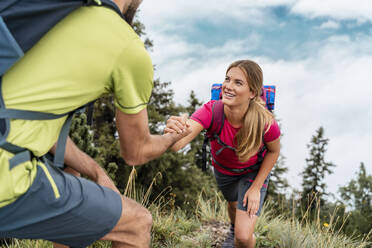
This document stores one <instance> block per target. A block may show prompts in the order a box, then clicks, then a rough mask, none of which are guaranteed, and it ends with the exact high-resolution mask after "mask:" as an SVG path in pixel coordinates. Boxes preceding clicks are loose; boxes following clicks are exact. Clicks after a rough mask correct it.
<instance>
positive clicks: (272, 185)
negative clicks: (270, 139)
mask: <svg viewBox="0 0 372 248" xmlns="http://www.w3.org/2000/svg"><path fill="white" fill-rule="evenodd" d="M278 122H279V121H278ZM279 126H281V125H280V123H279ZM282 136H283V133H282V134H281V135H280V138H281V137H282ZM287 171H288V168H287V167H286V166H285V157H284V156H283V155H282V154H280V155H279V158H278V161H277V162H276V164H275V166H274V168H273V169H272V170H271V176H270V181H269V187H268V188H267V197H269V198H271V199H272V200H273V203H275V204H285V201H286V197H285V194H284V193H283V192H284V190H285V189H287V188H288V187H289V185H288V180H287V179H286V178H285V177H284V174H285V173H287ZM278 207H279V205H278ZM278 209H279V208H278Z"/></svg>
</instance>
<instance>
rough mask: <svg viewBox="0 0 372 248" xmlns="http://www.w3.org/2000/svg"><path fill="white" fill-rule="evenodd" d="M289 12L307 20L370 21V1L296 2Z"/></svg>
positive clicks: (318, 0) (302, 0)
mask: <svg viewBox="0 0 372 248" xmlns="http://www.w3.org/2000/svg"><path fill="white" fill-rule="evenodd" d="M291 12H292V13H295V14H300V15H304V16H307V17H309V18H316V17H332V18H334V19H337V20H344V19H349V20H350V19H354V20H359V21H360V22H366V21H372V8H371V1H370V0H354V1H350V0H327V1H324V0H312V1H308V0H298V1H296V2H295V3H294V4H293V5H292V7H291Z"/></svg>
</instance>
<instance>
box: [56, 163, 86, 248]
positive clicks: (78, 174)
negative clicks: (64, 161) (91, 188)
mask: <svg viewBox="0 0 372 248" xmlns="http://www.w3.org/2000/svg"><path fill="white" fill-rule="evenodd" d="M64 172H67V173H69V174H71V175H74V176H77V177H79V176H80V173H79V172H77V171H76V170H74V169H72V168H70V167H68V166H66V168H65V169H64ZM53 247H54V248H69V246H66V245H62V244H58V243H55V242H53Z"/></svg>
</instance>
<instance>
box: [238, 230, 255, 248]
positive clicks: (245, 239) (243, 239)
mask: <svg viewBox="0 0 372 248" xmlns="http://www.w3.org/2000/svg"><path fill="white" fill-rule="evenodd" d="M254 239H255V238H254V236H253V234H250V235H237V234H236V233H235V244H236V246H237V247H249V245H250V244H251V242H252V241H253V240H254Z"/></svg>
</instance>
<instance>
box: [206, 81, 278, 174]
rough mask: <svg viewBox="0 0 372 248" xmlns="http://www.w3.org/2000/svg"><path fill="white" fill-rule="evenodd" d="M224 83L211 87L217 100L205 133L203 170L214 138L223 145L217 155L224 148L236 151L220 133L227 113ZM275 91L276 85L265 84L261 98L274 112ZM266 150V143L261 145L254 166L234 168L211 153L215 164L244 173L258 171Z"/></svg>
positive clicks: (234, 171)
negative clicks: (225, 141)
mask: <svg viewBox="0 0 372 248" xmlns="http://www.w3.org/2000/svg"><path fill="white" fill-rule="evenodd" d="M221 90H222V84H213V85H212V88H211V100H216V101H215V102H214V103H213V105H212V119H211V123H210V125H209V127H208V128H207V131H206V133H205V134H204V142H203V147H202V166H201V167H202V170H203V171H206V170H207V146H208V144H209V143H210V141H212V140H217V143H218V144H220V145H221V148H220V149H219V150H218V151H217V152H216V155H217V156H218V155H219V154H220V153H221V152H222V151H223V150H224V149H231V150H233V151H235V148H234V147H231V146H229V145H227V144H225V143H224V142H223V141H222V140H221V139H220V134H221V132H222V129H223V126H224V122H225V115H224V109H223V103H222V101H221V99H222V93H221ZM275 93H276V89H275V86H274V85H268V86H266V85H265V86H264V87H263V88H262V90H261V98H262V99H263V100H264V101H265V103H266V108H267V109H268V110H269V111H270V112H272V111H273V110H274V103H275ZM265 150H266V147H265V144H264V145H263V146H262V147H261V149H260V150H259V151H258V155H257V156H258V160H257V163H256V164H255V165H253V166H249V167H246V168H242V169H234V168H229V167H226V166H224V165H222V164H221V163H219V162H218V161H217V160H216V159H215V158H214V157H213V155H211V157H212V160H213V162H214V163H215V164H217V165H218V166H219V167H221V168H223V169H225V170H228V171H231V172H233V173H242V172H245V171H257V170H258V169H259V168H260V165H261V163H262V161H263V154H264V152H265Z"/></svg>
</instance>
